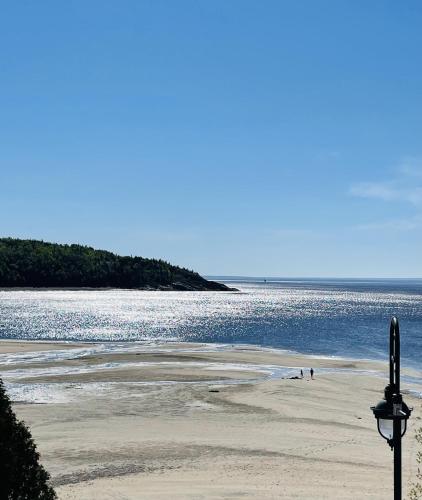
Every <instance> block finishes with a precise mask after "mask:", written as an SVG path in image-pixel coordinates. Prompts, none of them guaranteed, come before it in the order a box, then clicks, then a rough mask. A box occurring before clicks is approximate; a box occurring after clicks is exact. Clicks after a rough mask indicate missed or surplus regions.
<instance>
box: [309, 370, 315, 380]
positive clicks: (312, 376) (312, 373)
mask: <svg viewBox="0 0 422 500" xmlns="http://www.w3.org/2000/svg"><path fill="white" fill-rule="evenodd" d="M309 371H310V373H311V379H312V380H313V379H314V369H313V368H311V369H310V370H309Z"/></svg>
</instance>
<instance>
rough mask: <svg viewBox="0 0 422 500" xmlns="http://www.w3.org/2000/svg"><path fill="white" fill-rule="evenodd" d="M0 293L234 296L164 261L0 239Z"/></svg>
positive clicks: (81, 247) (212, 282)
mask: <svg viewBox="0 0 422 500" xmlns="http://www.w3.org/2000/svg"><path fill="white" fill-rule="evenodd" d="M0 287H3V288H4V287H56V288H61V287H71V288H85V287H87V288H139V289H159V290H222V291H224V290H231V289H230V288H228V287H227V286H225V285H223V284H221V283H217V282H215V281H208V280H206V279H205V278H203V277H202V276H200V275H199V274H198V273H195V272H193V271H190V270H188V269H183V268H181V267H178V266H173V265H171V264H169V263H168V262H165V261H163V260H159V259H147V258H143V257H122V256H119V255H116V254H114V253H112V252H108V251H105V250H95V249H94V248H91V247H87V246H82V245H60V244H57V243H46V242H44V241H37V240H21V239H14V238H0Z"/></svg>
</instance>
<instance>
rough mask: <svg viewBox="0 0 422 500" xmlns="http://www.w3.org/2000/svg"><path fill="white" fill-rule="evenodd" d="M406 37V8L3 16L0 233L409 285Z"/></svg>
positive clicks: (31, 11) (196, 263) (414, 61)
mask: <svg viewBox="0 0 422 500" xmlns="http://www.w3.org/2000/svg"><path fill="white" fill-rule="evenodd" d="M421 25H422V6H421V4H420V2H418V1H416V0H414V1H412V0H409V1H405V2H395V1H392V0H391V1H389V0H383V1H376V0H374V1H371V2H368V1H363V0H362V1H360V0H353V1H344V0H331V1H325V0H319V1H317V2H316V1H313V0H308V1H305V0H303V1H297V2H296V1H294V2H293V1H282V0H277V1H271V0H265V1H263V2H259V1H256V0H255V1H249V0H236V1H234V0H226V1H223V0H215V1H205V0H202V1H201V0H195V1H193V0H192V1H184V0H179V1H177V2H174V1H170V0H167V1H160V0H153V1H141V0H137V1H130V0H126V1H125V2H116V1H106V0H101V1H96V0H90V1H89V2H86V1H82V0H81V1H68V2H56V1H48V0H46V1H43V2H8V3H3V5H2V14H1V16H0V46H1V52H0V70H1V79H0V89H1V92H0V109H1V113H0V173H1V176H0V181H1V183H0V211H1V214H2V216H1V219H0V233H1V234H2V235H4V236H15V237H24V238H37V239H44V240H47V241H57V242H79V243H83V244H89V245H92V246H94V247H99V248H105V249H110V250H112V251H116V252H119V253H123V254H137V255H143V256H148V257H160V258H164V259H166V260H169V261H171V262H173V263H176V264H180V265H183V266H186V267H189V268H194V269H196V270H198V271H199V272H201V273H203V274H214V275H215V274H233V275H239V274H243V275H262V276H264V275H266V276H350V277H364V276H367V277H371V276H372V277H388V276H397V277H398V276H400V277H422V259H421V257H420V254H421V251H420V249H421V246H422V141H421V139H422V112H421V111H422V109H421V102H422V101H421V98H422V64H421V57H422V30H421V29H420V27H421Z"/></svg>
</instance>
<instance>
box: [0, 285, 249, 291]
mask: <svg viewBox="0 0 422 500" xmlns="http://www.w3.org/2000/svg"><path fill="white" fill-rule="evenodd" d="M47 290H51V291H54V290H57V291H61V290H67V291H75V292H78V291H85V290H86V291H89V292H92V291H96V290H98V291H113V290H114V291H119V290H122V291H125V290H126V291H140V292H215V291H218V292H239V291H240V290H239V289H237V288H233V287H227V290H196V289H192V290H189V289H188V288H185V289H181V288H177V287H171V286H166V287H164V286H163V287H158V288H153V287H149V286H146V287H140V288H120V287H113V286H101V287H100V286H98V287H95V286H2V287H0V292H8V291H16V292H19V291H22V292H24V291H35V292H36V291H47Z"/></svg>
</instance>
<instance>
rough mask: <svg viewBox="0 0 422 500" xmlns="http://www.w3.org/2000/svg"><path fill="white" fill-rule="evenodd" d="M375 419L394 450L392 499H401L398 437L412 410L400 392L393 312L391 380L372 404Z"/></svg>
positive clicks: (396, 326)
mask: <svg viewBox="0 0 422 500" xmlns="http://www.w3.org/2000/svg"><path fill="white" fill-rule="evenodd" d="M371 409H372V411H373V412H374V416H375V418H376V419H377V426H378V432H379V433H380V434H381V436H382V437H383V438H384V439H386V440H387V443H388V444H389V445H390V447H391V449H392V450H394V500H401V490H402V477H401V438H402V437H403V436H404V434H405V432H406V428H407V420H408V419H409V417H410V414H411V413H412V408H409V407H408V406H407V404H406V403H405V402H404V401H403V397H402V395H401V393H400V330H399V322H398V320H397V318H396V317H395V316H394V317H393V318H392V319H391V324H390V383H389V384H388V385H387V387H386V388H385V391H384V399H383V400H382V401H380V402H379V403H378V404H377V405H376V406H372V407H371Z"/></svg>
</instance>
